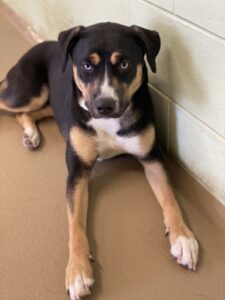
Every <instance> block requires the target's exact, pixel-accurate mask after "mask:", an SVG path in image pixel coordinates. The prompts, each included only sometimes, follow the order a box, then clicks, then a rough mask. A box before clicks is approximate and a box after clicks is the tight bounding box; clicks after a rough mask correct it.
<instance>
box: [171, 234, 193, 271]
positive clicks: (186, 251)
mask: <svg viewBox="0 0 225 300" xmlns="http://www.w3.org/2000/svg"><path fill="white" fill-rule="evenodd" d="M170 253H171V254H172V255H173V257H174V258H176V260H177V262H178V264H180V265H182V266H184V267H187V268H188V269H189V270H193V271H195V270H196V264H197V261H198V242H197V241H196V240H195V239H194V238H192V237H191V238H187V237H185V236H179V237H178V238H177V239H176V240H175V242H174V243H173V244H172V246H171V250H170Z"/></svg>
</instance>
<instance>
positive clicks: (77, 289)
mask: <svg viewBox="0 0 225 300" xmlns="http://www.w3.org/2000/svg"><path fill="white" fill-rule="evenodd" d="M93 285H94V279H91V278H87V277H85V276H82V275H78V276H76V278H75V280H74V282H73V283H72V284H71V285H70V286H69V288H68V291H69V294H70V298H71V300H80V299H81V298H82V297H85V296H88V295H90V294H91V290H90V289H91V287H92V286H93Z"/></svg>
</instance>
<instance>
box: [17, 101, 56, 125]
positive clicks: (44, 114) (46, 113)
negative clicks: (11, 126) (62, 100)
mask: <svg viewBox="0 0 225 300" xmlns="http://www.w3.org/2000/svg"><path fill="white" fill-rule="evenodd" d="M53 116H54V114H53V110H52V108H51V107H50V106H46V107H45V108H43V109H40V110H38V111H35V112H30V113H21V114H17V115H16V119H17V121H18V123H19V124H20V125H21V126H22V127H23V128H24V129H25V128H27V127H36V124H35V122H37V121H39V120H41V119H44V118H48V117H53Z"/></svg>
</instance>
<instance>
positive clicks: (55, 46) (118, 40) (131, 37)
mask: <svg viewBox="0 0 225 300" xmlns="http://www.w3.org/2000/svg"><path fill="white" fill-rule="evenodd" d="M159 48H160V39H159V35H158V33H156V32H153V31H150V30H146V29H143V28H140V27H137V26H133V27H127V26H122V25H119V24H115V23H101V24H97V25H93V26H89V27H86V28H84V27H81V26H80V27H75V28H73V29H70V30H67V31H64V32H62V33H61V34H60V35H59V42H58V43H57V42H43V43H41V44H38V45H36V46H35V47H33V48H32V49H31V50H29V51H28V52H27V53H26V54H25V55H24V56H23V57H22V58H21V59H20V60H19V61H18V63H17V64H16V65H15V66H14V67H13V68H12V69H11V70H10V71H9V72H8V74H7V76H6V80H7V83H8V87H7V88H6V89H5V90H3V91H2V92H1V94H0V98H2V99H3V100H4V101H5V102H6V103H7V105H8V106H10V107H12V108H16V107H20V106H24V105H27V104H28V103H29V101H30V99H31V98H32V97H34V96H38V95H39V94H40V90H41V87H42V86H43V84H47V85H48V87H49V90H50V98H49V102H50V104H51V106H52V108H53V111H54V115H55V119H56V121H57V124H58V126H59V128H60V130H61V132H62V134H63V136H64V138H65V140H66V141H67V152H66V161H67V166H68V174H69V175H68V181H67V192H68V195H69V194H70V191H71V190H72V189H74V186H75V183H76V182H77V179H78V178H80V177H81V176H83V175H84V174H85V172H86V171H87V170H89V169H90V166H87V165H86V164H85V163H84V162H82V160H81V159H80V158H79V157H78V155H77V154H76V153H74V151H72V150H71V145H70V141H69V131H70V129H71V128H72V127H73V126H79V127H81V128H83V129H84V130H86V131H87V132H88V133H89V134H95V132H94V130H93V129H92V128H91V127H90V126H88V125H87V122H88V120H90V118H91V117H92V112H91V110H90V111H89V112H88V111H86V110H84V109H83V108H82V107H81V106H80V105H79V104H78V99H79V97H80V95H81V93H80V91H79V90H78V88H77V86H76V85H75V83H74V78H73V71H72V67H73V64H75V65H76V66H78V73H79V76H80V78H81V79H82V80H83V82H85V83H88V82H91V81H92V79H93V78H96V77H99V78H102V76H103V75H104V74H103V71H102V70H103V68H101V65H99V67H98V68H96V69H95V70H94V72H93V73H92V74H87V73H85V74H84V71H83V70H82V66H81V65H82V61H83V60H84V59H85V58H86V57H87V56H88V55H89V54H90V53H91V52H97V53H98V54H99V55H101V57H103V58H104V61H102V63H105V62H106V61H107V59H108V58H109V56H110V54H111V53H112V52H113V51H118V50H119V51H120V52H121V53H122V54H123V55H124V56H125V57H128V59H130V60H131V61H132V64H131V66H130V70H129V72H127V73H123V72H120V71H118V68H117V66H112V65H109V64H108V66H107V67H108V68H111V70H110V74H111V75H112V76H115V77H116V78H117V80H119V81H120V82H124V83H125V84H129V83H131V82H132V80H133V78H134V75H135V70H136V66H137V64H142V68H143V78H142V84H141V86H140V88H139V89H138V90H137V91H136V92H135V94H134V95H133V97H132V99H131V103H132V105H131V109H129V110H128V111H126V112H124V113H123V114H121V121H120V125H121V127H120V129H119V131H118V132H117V134H118V135H120V136H130V135H134V134H139V133H140V132H142V131H143V130H144V129H145V128H146V127H147V126H149V125H150V124H153V126H154V123H155V120H154V112H153V105H152V100H151V96H150V93H149V90H148V85H147V81H148V80H147V69H146V66H145V62H144V54H145V53H146V54H147V60H148V62H149V64H150V66H151V68H152V71H153V72H155V71H156V65H155V58H156V55H157V54H158V51H159ZM95 97H96V95H93V98H95ZM122 102H123V101H121V103H122ZM126 105H128V104H127V103H126ZM123 106H124V107H123ZM125 108H126V107H125V104H124V103H123V104H121V112H122V110H123V111H125ZM156 143H157V142H155V146H154V147H153V149H152V150H151V151H149V154H148V155H147V156H146V157H145V158H143V159H152V158H158V157H160V155H159V150H158V146H157V144H156Z"/></svg>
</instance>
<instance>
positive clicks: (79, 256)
mask: <svg viewBox="0 0 225 300" xmlns="http://www.w3.org/2000/svg"><path fill="white" fill-rule="evenodd" d="M159 49H160V38H159V35H158V33H157V32H155V31H150V30H147V29H143V28H141V27H138V26H131V27H127V26H122V25H119V24H115V23H101V24H96V25H93V26H89V27H82V26H80V27H75V28H72V29H70V30H67V31H64V32H62V33H60V35H59V40H58V43H57V42H44V43H42V44H39V45H37V46H35V47H33V48H32V49H31V50H30V51H28V52H27V53H26V54H25V55H24V56H23V57H22V58H21V59H20V60H19V62H18V63H17V64H16V65H15V66H14V67H13V68H12V69H11V70H10V71H9V72H8V74H7V76H6V78H5V80H4V81H2V82H1V86H0V109H3V110H7V111H10V112H12V113H15V115H16V118H17V120H18V122H19V123H20V124H21V125H22V127H23V129H24V134H23V143H24V146H25V147H27V148H28V149H33V148H36V147H38V145H39V143H40V137H39V132H38V129H37V126H36V121H38V120H40V119H42V118H44V117H48V116H53V112H54V116H55V118H56V121H57V123H58V126H59V128H60V130H61V132H62V134H63V136H64V138H65V140H66V144H67V149H66V162H67V167H68V180H67V198H68V219H69V262H68V266H67V269H66V288H67V289H68V291H69V293H70V297H71V299H80V298H81V297H83V296H85V295H88V294H89V293H90V287H91V286H92V285H93V283H94V279H93V274H92V267H91V264H90V256H89V245H88V240H87V236H86V216H87V207H88V178H89V175H90V172H91V170H92V168H93V166H94V164H95V162H96V160H97V159H107V158H110V157H113V156H116V155H119V154H123V153H128V154H131V155H133V156H134V157H136V158H137V159H138V160H139V161H140V162H141V164H142V165H143V167H144V170H145V174H146V177H147V179H148V181H149V184H150V185H151V187H152V189H153V191H154V193H155V195H156V197H157V199H158V201H159V204H160V205H161V207H162V211H163V216H164V222H165V226H166V233H169V240H170V245H171V254H172V255H173V256H174V257H175V258H176V259H177V262H178V263H179V264H181V265H183V266H186V267H187V268H188V269H190V270H195V268H196V264H197V257H198V244H197V241H196V240H195V238H194V235H193V234H192V232H191V231H190V230H189V229H188V228H187V226H186V225H185V223H184V221H183V218H182V215H181V212H180V209H179V207H178V205H177V202H176V199H175V197H174V194H173V192H172V190H171V187H170V185H169V183H168V179H167V176H166V173H165V170H164V167H163V165H162V160H161V155H160V150H159V146H158V142H157V135H156V131H155V120H154V114H153V107H152V101H151V97H150V94H149V90H148V85H147V83H148V77H147V68H146V65H145V61H144V55H145V54H146V56H147V61H148V63H149V65H150V68H151V70H152V71H153V72H155V71H156V63H155V59H156V56H157V54H158V52H159Z"/></svg>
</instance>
